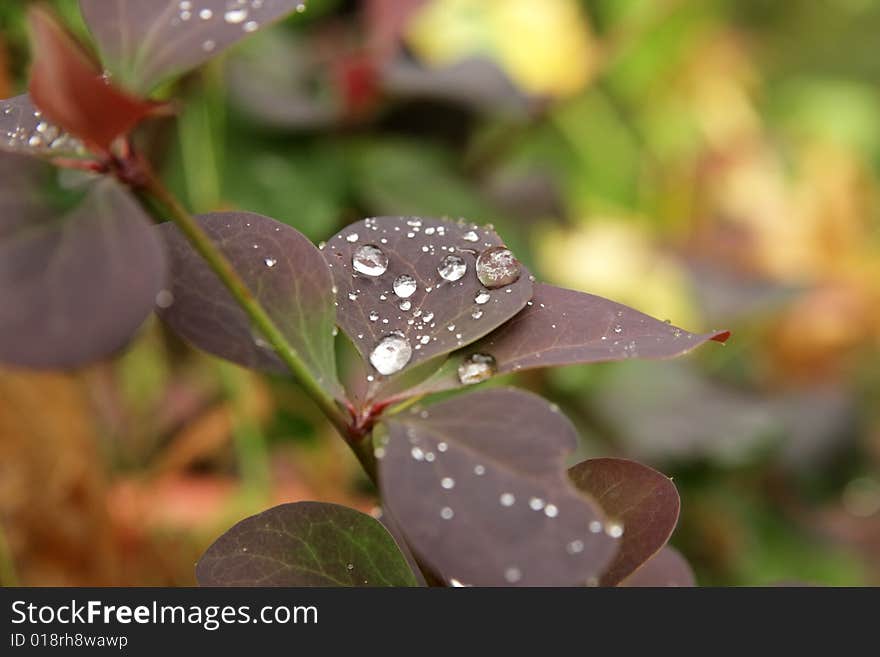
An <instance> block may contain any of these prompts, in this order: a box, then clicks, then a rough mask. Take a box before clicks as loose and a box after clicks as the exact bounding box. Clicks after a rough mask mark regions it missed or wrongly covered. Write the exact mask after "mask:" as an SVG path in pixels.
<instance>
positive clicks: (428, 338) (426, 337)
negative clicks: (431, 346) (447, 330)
mask: <svg viewBox="0 0 880 657" xmlns="http://www.w3.org/2000/svg"><path fill="white" fill-rule="evenodd" d="M430 341H431V336H430V335H423V336H422V337H421V339H420V340H419V342H421V343H422V344H428V343H429V342H430Z"/></svg>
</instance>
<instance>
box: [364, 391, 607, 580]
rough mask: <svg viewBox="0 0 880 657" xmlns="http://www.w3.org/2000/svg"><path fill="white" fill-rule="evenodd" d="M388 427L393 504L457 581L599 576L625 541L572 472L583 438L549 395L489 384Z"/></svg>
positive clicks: (418, 546)
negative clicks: (568, 467) (571, 460)
mask: <svg viewBox="0 0 880 657" xmlns="http://www.w3.org/2000/svg"><path fill="white" fill-rule="evenodd" d="M386 425H387V428H388V438H389V440H388V442H387V444H386V445H384V446H380V447H378V449H379V450H384V451H380V452H379V455H380V456H381V457H382V458H381V459H380V463H379V479H380V485H381V488H382V491H383V495H384V499H385V502H386V504H387V506H388V508H389V509H390V511H391V512H392V514H393V515H394V517H395V519H396V520H397V521H398V522H399V523H400V528H401V530H402V531H403V533H404V535H405V536H406V538H407V541H408V542H409V543H410V545H411V546H412V547H413V549H414V550H415V551H416V552H417V553H418V554H419V555H420V557H421V558H422V559H424V560H425V561H426V562H428V563H429V564H430V565H431V566H432V567H433V568H434V569H436V570H437V571H438V572H440V573H441V574H442V575H443V576H444V577H445V578H446V579H447V580H449V581H450V582H452V583H456V582H458V583H460V584H472V585H483V586H509V585H514V584H516V585H525V586H530V585H531V586H539V585H543V586H576V585H582V584H586V583H588V582H591V581H595V582H598V578H599V576H600V574H601V573H602V572H603V570H604V569H605V567H606V566H607V565H608V564H609V562H610V560H611V558H612V557H613V555H614V551H615V548H616V544H617V539H615V538H613V537H611V536H609V535H608V534H607V533H606V532H605V518H604V516H603V514H602V511H601V510H600V509H599V507H598V506H597V505H596V504H594V503H593V502H592V501H591V500H590V499H589V498H588V497H586V496H584V495H582V494H580V493H579V492H578V491H577V489H576V488H575V487H574V486H573V485H572V483H571V481H569V480H568V478H567V477H566V476H565V469H564V461H565V457H566V456H567V455H568V454H569V453H570V452H571V451H573V450H574V448H575V445H576V433H575V430H574V427H572V425H571V423H570V422H569V421H568V420H567V419H566V418H565V417H564V416H563V415H561V414H560V413H559V412H558V410H557V409H555V408H554V407H552V406H551V405H550V404H548V403H547V402H546V401H545V400H543V399H541V398H540V397H537V396H535V395H532V394H530V393H525V392H522V391H519V390H513V389H494V390H486V391H481V392H476V393H473V394H469V395H465V396H462V397H458V398H455V399H451V400H447V401H445V402H442V403H439V404H436V405H434V406H431V407H429V408H428V409H427V410H417V409H413V410H412V412H410V413H407V414H403V415H398V416H394V417H392V418H390V419H388V420H387V421H386ZM453 580H455V581H453Z"/></svg>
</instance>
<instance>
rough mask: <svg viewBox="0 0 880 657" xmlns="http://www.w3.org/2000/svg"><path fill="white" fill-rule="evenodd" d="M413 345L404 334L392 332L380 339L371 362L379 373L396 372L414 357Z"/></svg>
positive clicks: (388, 373)
mask: <svg viewBox="0 0 880 657" xmlns="http://www.w3.org/2000/svg"><path fill="white" fill-rule="evenodd" d="M412 352H413V350H412V346H411V345H410V343H409V340H407V339H406V338H405V337H404V336H403V335H402V334H400V333H391V334H389V335H386V336H385V337H384V338H382V339H381V340H380V341H379V344H377V345H376V347H375V348H374V349H373V351H372V353H371V354H370V363H372V365H373V367H375V368H376V371H377V372H379V374H384V375H385V376H388V375H390V374H396V373H397V372H399V371H400V370H402V369H403V368H404V367H406V364H407V363H409V359H410V358H412Z"/></svg>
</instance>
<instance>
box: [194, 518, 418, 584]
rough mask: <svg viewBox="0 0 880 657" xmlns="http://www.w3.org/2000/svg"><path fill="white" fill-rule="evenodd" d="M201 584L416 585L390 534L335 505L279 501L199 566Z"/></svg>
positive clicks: (245, 522) (214, 548)
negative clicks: (284, 502) (279, 502)
mask: <svg viewBox="0 0 880 657" xmlns="http://www.w3.org/2000/svg"><path fill="white" fill-rule="evenodd" d="M196 578H197V579H198V581H199V584H201V585H202V586H418V582H417V581H416V578H415V576H414V575H413V573H412V571H411V570H410V569H409V566H408V565H407V563H406V559H404V557H403V554H401V552H400V549H399V548H398V547H397V544H396V543H395V542H394V539H393V538H392V537H391V535H390V534H389V533H388V531H387V530H386V529H385V528H384V527H383V526H382V525H381V523H379V522H378V521H377V520H374V519H373V518H371V517H370V516H368V515H366V514H363V513H361V512H360V511H355V510H354V509H349V508H347V507H344V506H339V505H336V504H322V503H319V502H299V503H297V504H282V505H281V506H276V507H275V508H273V509H269V510H268V511H264V512H263V513H260V514H257V515H255V516H251V517H250V518H246V519H244V520H242V521H241V522H239V523H238V524H237V525H235V526H234V527H233V528H232V529H230V530H229V531H228V532H226V533H225V534H223V536H221V537H220V538H218V539H217V540H216V541H215V542H214V544H213V545H212V546H211V547H209V548H208V551H207V552H205V555H204V556H203V557H202V558H201V559H200V560H199V563H198V564H196Z"/></svg>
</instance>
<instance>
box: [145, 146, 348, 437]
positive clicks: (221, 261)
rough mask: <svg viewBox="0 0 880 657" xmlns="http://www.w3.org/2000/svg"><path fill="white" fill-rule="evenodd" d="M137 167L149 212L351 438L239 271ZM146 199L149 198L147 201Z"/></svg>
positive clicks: (338, 412)
mask: <svg viewBox="0 0 880 657" xmlns="http://www.w3.org/2000/svg"><path fill="white" fill-rule="evenodd" d="M136 168H137V170H138V172H139V173H140V176H138V184H136V185H133V187H134V189H135V191H136V192H138V195H139V196H140V197H141V200H142V202H144V205H145V206H146V208H147V210H148V211H150V212H152V213H154V212H155V210H154V209H153V207H152V204H151V203H149V201H154V202H155V203H158V204H159V205H160V206H161V207H163V208H164V209H165V210H166V211H167V212H168V216H169V217H170V218H171V221H173V222H174V224H175V225H176V226H177V227H178V228H179V229H180V231H181V232H182V233H183V234H184V236H185V237H186V238H187V240H189V243H190V244H191V245H192V247H193V248H194V249H195V250H196V251H197V252H198V253H199V255H201V256H202V258H204V260H205V262H207V264H208V266H209V267H210V268H211V269H212V271H213V272H214V273H215V274H216V275H217V277H218V278H219V279H220V281H221V282H222V283H223V285H224V286H225V287H226V289H227V290H229V293H230V294H232V296H233V298H234V299H235V301H236V302H237V303H238V305H239V306H241V309H242V310H244V312H245V313H246V314H247V316H248V317H249V318H250V320H251V321H252V322H253V323H254V326H255V327H256V328H257V330H259V331H260V333H262V334H263V336H264V337H265V338H266V340H267V342H268V343H269V344H270V345H272V347H273V349H275V353H276V354H277V355H278V357H279V358H280V359H281V360H282V361H283V362H284V364H285V365H286V366H287V367H288V369H289V370H290V371H291V373H292V374H293V376H294V378H295V379H296V380H297V382H298V383H299V384H300V386H302V388H303V390H304V391H305V392H306V394H308V396H309V397H311V399H312V400H313V401H314V402H315V403H316V404H317V405H318V407H319V408H320V409H321V411H322V412H323V413H324V415H326V416H327V419H328V420H330V422H331V423H332V424H333V426H334V427H335V428H336V429H337V431H339V433H340V434H341V435H342V436H343V437H345V438H348V436H349V425H348V422H347V421H346V418H345V415H344V413H343V412H342V410H341V408H340V407H339V406H338V405H337V403H336V400H335V399H334V398H333V397H332V396H331V395H330V394H328V393H327V391H326V390H324V389H323V388H322V387H321V385H320V384H319V383H318V382H317V381H316V380H315V379H314V377H313V376H312V374H311V372H309V369H308V368H307V367H306V365H305V363H303V361H302V359H301V358H300V356H299V354H298V353H297V352H296V350H295V349H294V348H293V347H292V346H291V345H290V343H289V342H288V341H287V339H286V338H285V337H284V334H283V333H282V332H281V330H280V329H279V328H278V326H277V325H276V324H275V322H274V321H273V320H272V318H271V317H270V316H269V314H268V313H267V312H266V310H265V309H264V308H263V306H261V305H260V303H259V301H257V299H256V297H254V295H253V294H252V293H251V291H250V290H249V289H248V287H247V285H246V284H245V282H244V281H243V280H242V279H241V277H240V276H239V275H238V272H236V271H235V268H234V267H233V266H232V263H230V262H229V259H228V258H227V257H226V256H225V255H224V254H223V253H222V252H221V251H220V250H219V249H218V248H217V247H216V245H215V244H214V242H213V241H212V240H211V238H210V237H209V236H208V234H207V233H206V232H205V231H204V230H203V229H202V227H201V226H200V225H199V224H198V222H197V221H196V220H195V217H193V216H192V214H190V213H189V212H188V211H187V210H186V208H184V207H183V205H182V204H181V203H180V201H178V200H177V198H176V197H175V196H174V194H172V193H171V192H170V191H169V190H168V188H167V187H165V185H164V184H163V183H162V181H161V180H159V178H158V177H157V176H156V175H155V173H154V172H153V171H152V169H151V168H150V167H149V165H148V164H147V163H146V162H145V161H143V160H140V161H139V163H138V166H137V167H136ZM129 181H130V179H129ZM144 196H146V197H147V198H146V199H145V198H144Z"/></svg>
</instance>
